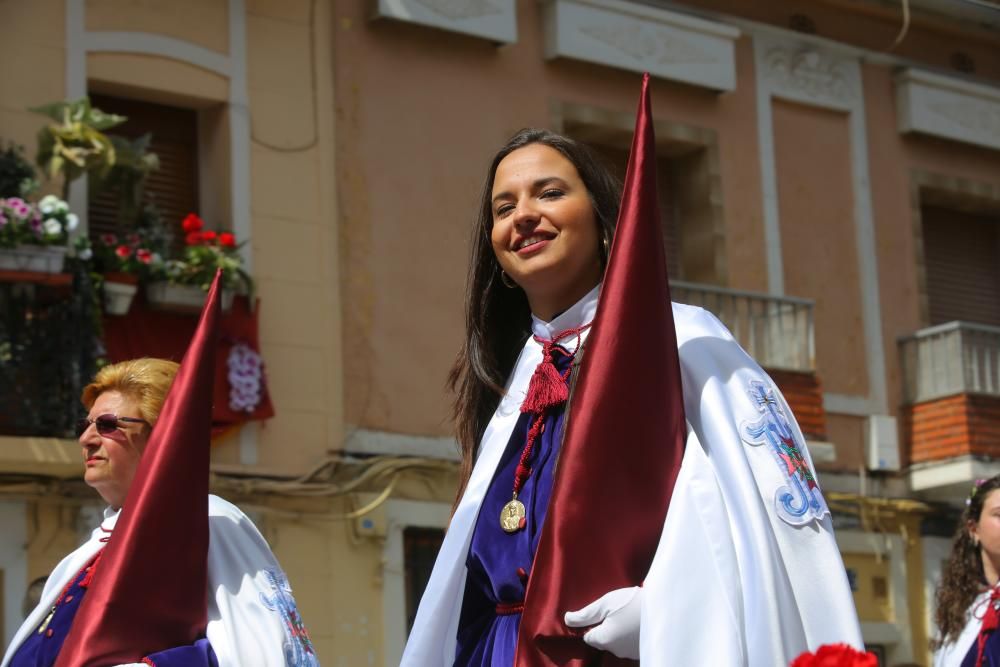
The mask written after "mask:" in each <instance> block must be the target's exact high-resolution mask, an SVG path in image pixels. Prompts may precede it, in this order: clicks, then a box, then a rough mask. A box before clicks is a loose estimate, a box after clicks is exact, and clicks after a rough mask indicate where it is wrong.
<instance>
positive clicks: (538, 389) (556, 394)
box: [521, 345, 569, 415]
mask: <svg viewBox="0 0 1000 667" xmlns="http://www.w3.org/2000/svg"><path fill="white" fill-rule="evenodd" d="M546 348H548V345H546ZM551 355H552V353H551V352H549V351H548V349H546V350H545V358H544V359H542V363H540V364H538V366H536V367H535V372H534V374H532V376H531V382H529V383H528V395H527V396H526V397H525V398H524V403H522V404H521V412H530V413H532V414H536V415H538V414H541V413H543V412H545V411H546V410H548V409H549V408H551V407H555V406H557V405H561V404H563V403H565V402H566V400H567V399H568V398H569V388H568V387H566V381H565V380H564V379H563V377H562V374H561V373H560V372H559V371H558V369H556V367H555V365H554V364H553V363H552V356H551Z"/></svg>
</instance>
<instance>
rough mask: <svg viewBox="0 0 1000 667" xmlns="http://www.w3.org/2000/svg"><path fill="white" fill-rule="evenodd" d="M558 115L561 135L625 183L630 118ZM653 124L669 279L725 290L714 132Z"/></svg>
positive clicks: (567, 110)
mask: <svg viewBox="0 0 1000 667" xmlns="http://www.w3.org/2000/svg"><path fill="white" fill-rule="evenodd" d="M558 112H559V114H560V115H561V116H562V118H561V119H559V121H561V125H562V130H563V132H564V133H565V134H566V135H567V136H570V137H573V138H574V139H576V140H578V141H582V142H583V143H585V144H587V145H588V146H590V147H591V148H593V149H594V150H596V151H597V153H598V154H599V155H601V156H602V157H603V158H604V161H605V164H606V165H607V166H608V167H609V169H610V170H611V171H612V173H614V174H615V175H617V176H618V177H619V178H621V179H624V177H625V169H626V167H627V165H628V154H629V150H630V146H631V144H632V132H633V126H634V124H635V117H634V116H632V115H631V114H620V113H617V112H608V111H603V110H598V109H593V108H590V107H582V106H577V105H573V104H564V105H560V107H559V110H558ZM559 121H557V122H556V126H557V127H558V126H559V125H560V122H559ZM655 125H656V136H657V139H656V154H657V160H656V178H657V194H658V197H659V202H660V224H661V225H662V227H663V243H664V251H665V255H666V260H667V271H668V272H669V275H670V279H671V280H674V281H686V282H693V283H702V284H707V285H725V284H726V281H727V271H726V253H725V241H724V239H725V234H724V230H723V217H722V206H721V203H720V202H721V201H722V196H721V185H720V179H719V174H718V148H717V138H716V136H715V133H714V132H713V131H712V130H708V129H704V128H695V127H689V126H684V125H679V124H675V123H668V122H659V121H657V122H656V123H655Z"/></svg>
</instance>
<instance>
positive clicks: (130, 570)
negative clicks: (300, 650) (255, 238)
mask: <svg viewBox="0 0 1000 667" xmlns="http://www.w3.org/2000/svg"><path fill="white" fill-rule="evenodd" d="M220 276H221V272H220V273H217V274H216V276H215V280H214V281H213V282H212V287H211V289H209V291H208V298H207V299H206V301H205V307H204V309H203V310H202V313H201V319H200V321H199V322H198V328H197V329H196V330H195V333H194V337H193V338H192V339H191V345H190V346H189V347H188V351H187V353H186V354H185V355H184V360H183V361H182V362H181V367H180V370H179V371H178V373H177V377H176V378H175V379H174V383H173V386H171V388H170V392H169V393H168V394H167V399H166V402H165V403H164V405H163V410H162V411H161V412H160V418H159V420H158V421H157V423H156V428H155V429H153V433H152V435H151V436H150V438H149V442H148V444H147V445H146V450H145V452H143V455H142V459H141V460H140V462H139V467H138V470H137V471H136V475H135V479H134V480H133V481H132V486H131V487H130V488H129V491H128V496H127V497H126V499H125V504H124V505H123V507H122V510H121V515H120V516H119V517H118V523H117V524H116V525H115V529H114V532H113V533H112V535H111V539H110V541H109V542H108V545H107V547H105V549H104V553H103V554H102V556H101V558H100V561H99V566H98V568H97V570H96V571H95V573H94V578H93V581H92V582H91V584H90V587H89V589H88V591H87V596H86V597H85V598H84V600H83V602H82V603H81V605H80V609H79V611H78V612H77V614H76V617H75V619H74V621H73V627H72V628H71V629H70V632H69V635H68V636H67V637H66V642H65V643H64V644H63V647H62V651H61V652H60V653H59V659H58V660H57V661H56V667H91V666H92V667H105V666H107V665H116V664H120V663H126V662H138V661H139V660H140V659H141V658H143V657H144V656H146V655H149V654H150V653H155V652H157V651H162V650H164V649H167V648H171V647H174V646H182V645H186V644H191V643H193V642H194V641H195V640H196V639H197V638H198V637H200V636H203V635H204V633H205V625H206V623H207V611H206V606H205V604H206V597H205V591H206V588H207V573H206V568H207V559H208V475H209V450H210V446H211V432H212V380H213V373H214V367H215V364H214V359H215V348H216V338H217V329H218V321H219V290H220V286H219V282H220Z"/></svg>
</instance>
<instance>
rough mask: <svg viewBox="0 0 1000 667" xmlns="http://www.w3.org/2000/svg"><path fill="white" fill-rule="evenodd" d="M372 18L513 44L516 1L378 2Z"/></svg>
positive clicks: (391, 0)
mask: <svg viewBox="0 0 1000 667" xmlns="http://www.w3.org/2000/svg"><path fill="white" fill-rule="evenodd" d="M373 18H389V19H395V20H397V21H405V22H407V23H417V24H420V25H425V26H430V27H432V28H440V29H441V30H448V31H451V32H459V33H463V34H466V35H472V36H474V37H482V38H484V39H487V40H489V41H491V42H494V43H497V44H509V43H513V42H516V41H517V13H516V0H378V2H377V3H376V5H375V11H374V14H373Z"/></svg>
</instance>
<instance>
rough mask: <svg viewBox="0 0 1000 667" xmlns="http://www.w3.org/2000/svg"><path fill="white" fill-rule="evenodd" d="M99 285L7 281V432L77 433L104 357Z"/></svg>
mask: <svg viewBox="0 0 1000 667" xmlns="http://www.w3.org/2000/svg"><path fill="white" fill-rule="evenodd" d="M97 313H98V311H97V308H96V305H95V302H94V288H93V284H92V283H91V280H90V277H89V275H88V274H87V273H86V272H85V271H83V270H79V271H77V272H76V273H75V274H74V275H73V279H72V283H71V284H69V285H64V286H52V285H51V284H46V283H45V282H44V281H42V282H39V283H35V282H31V281H30V280H16V279H11V278H10V277H9V276H4V279H3V280H0V435H18V436H55V437H69V436H72V435H73V424H74V423H75V421H76V420H77V419H78V418H79V417H80V416H81V413H82V410H83V407H82V406H81V405H80V392H81V391H82V389H83V387H84V386H85V385H86V383H87V382H89V381H90V379H91V378H92V377H93V374H94V370H95V361H96V358H97V354H98V349H97V348H98V345H99V340H98V333H99V331H98V320H97Z"/></svg>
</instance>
